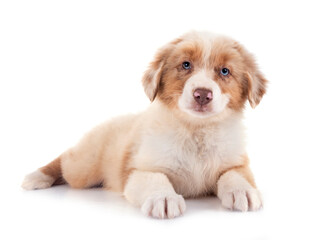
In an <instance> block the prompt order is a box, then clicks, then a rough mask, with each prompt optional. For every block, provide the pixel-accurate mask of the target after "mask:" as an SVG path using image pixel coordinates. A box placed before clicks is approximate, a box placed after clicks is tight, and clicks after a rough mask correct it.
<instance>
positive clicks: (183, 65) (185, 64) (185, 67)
mask: <svg viewBox="0 0 324 240" xmlns="http://www.w3.org/2000/svg"><path fill="white" fill-rule="evenodd" d="M182 67H183V69H185V70H189V69H190V68H191V64H190V62H183V63H182Z"/></svg>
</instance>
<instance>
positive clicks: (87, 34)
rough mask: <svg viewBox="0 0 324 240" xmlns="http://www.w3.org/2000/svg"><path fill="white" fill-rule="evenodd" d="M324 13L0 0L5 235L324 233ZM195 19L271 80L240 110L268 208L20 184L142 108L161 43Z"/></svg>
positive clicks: (260, 4)
mask: <svg viewBox="0 0 324 240" xmlns="http://www.w3.org/2000/svg"><path fill="white" fill-rule="evenodd" d="M323 22H324V15H323V6H322V4H321V1H217V0H215V1H204V0H200V1H140V0H137V1H70V0H64V1H63V0H58V1H33V0H32V1H15V0H13V1H0V114H1V117H0V161H1V174H0V178H1V179H0V184H1V185H0V187H1V188H0V189H1V192H2V193H1V197H0V201H1V202H0V203H1V204H0V219H1V225H0V226H1V227H0V228H1V231H0V238H1V239H126V238H127V239H131V238H141V239H180V238H181V239H186V238H192V239H197V238H199V239H203V238H209V239H240V240H244V239H296V238H300V239H323V238H324V234H323V232H322V219H321V217H322V216H323V213H324V207H323V205H324V204H323V202H324V194H323V182H324V181H323V180H324V176H323V165H324V164H323V161H324V157H323V136H324V129H323V122H324V117H323V103H324V96H323V89H324V77H323V55H324V47H323V42H324V34H323ZM193 29H195V30H207V31H212V32H216V33H220V34H225V35H228V36H230V37H233V38H234V39H237V40H238V41H240V42H241V43H242V44H243V45H245V46H246V48H247V49H248V50H249V51H251V52H252V53H254V54H255V56H256V59H257V62H258V64H259V66H260V68H261V71H262V72H263V73H264V74H265V76H266V78H267V79H268V80H269V82H270V83H269V87H268V92H267V94H266V96H265V97H264V98H263V100H262V101H261V104H260V105H259V106H258V107H257V108H256V109H254V110H252V109H251V108H250V107H249V106H248V105H247V107H246V119H245V124H246V127H247V146H248V147H247V148H248V153H249V156H250V159H251V168H252V171H253V172H254V175H255V178H256V182H257V185H258V187H259V189H260V191H261V192H262V194H263V198H264V209H263V210H261V211H258V212H247V213H239V212H230V211H227V210H225V209H223V208H222V207H221V206H220V202H219V200H218V199H216V198H212V197H209V198H201V199H190V200H188V201H187V211H186V213H185V214H184V216H183V217H180V218H177V219H174V220H162V221H159V220H154V219H150V218H146V217H145V216H142V214H141V213H140V210H139V209H137V208H134V207H132V206H130V205H129V204H128V203H127V202H126V200H124V199H123V198H122V197H121V196H120V195H119V194H116V193H111V192H107V191H103V190H100V189H90V190H74V189H70V188H68V187H66V186H60V187H55V188H51V189H47V190H41V191H31V192H27V191H23V190H22V189H21V188H20V184H21V182H22V180H23V177H24V175H25V174H27V173H29V172H31V171H34V170H35V169H36V168H38V167H41V166H43V165H45V164H47V163H48V162H49V161H51V160H53V159H54V158H55V157H57V156H58V155H59V154H60V153H62V152H63V151H65V150H66V149H67V148H69V147H71V146H73V145H74V144H75V143H76V142H77V141H78V140H79V139H80V137H81V136H82V135H83V134H84V133H85V132H86V131H88V130H90V129H91V128H92V127H94V126H95V125H97V124H99V123H101V122H103V121H105V120H106V119H109V118H111V117H113V116H116V115H120V114H126V113H136V112H139V111H143V110H145V108H146V107H147V106H148V105H149V104H150V102H149V100H148V99H147V97H146V95H145V94H144V91H143V89H142V85H141V77H142V74H143V72H144V71H145V70H146V68H147V66H148V63H149V62H150V61H151V60H152V58H153V55H154V53H155V51H156V50H157V49H158V48H159V47H161V46H162V45H163V44H165V43H167V42H169V41H170V40H172V39H174V38H176V37H178V36H180V35H181V34H183V33H185V32H186V31H189V30H193Z"/></svg>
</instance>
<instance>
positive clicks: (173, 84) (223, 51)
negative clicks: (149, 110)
mask: <svg viewBox="0 0 324 240" xmlns="http://www.w3.org/2000/svg"><path fill="white" fill-rule="evenodd" d="M184 61H189V62H190V63H191V64H192V68H191V69H190V70H189V71H184V70H183V68H182V63H183V62H184ZM204 65H206V66H207V68H208V69H209V72H210V73H211V75H212V76H213V79H214V80H215V81H216V82H217V83H218V84H219V86H220V88H221V90H222V92H223V93H227V94H229V95H230V96H231V97H230V102H229V104H228V107H229V108H232V109H234V110H237V111H239V110H241V109H242V108H244V104H245V102H246V100H247V99H249V101H250V103H251V105H252V106H254V105H257V104H258V103H259V102H260V100H261V98H262V96H263V94H264V93H265V87H266V83H267V80H266V79H265V78H264V77H263V76H262V74H261V73H259V72H258V70H257V68H256V64H255V62H254V58H253V56H252V55H251V54H250V53H248V52H247V51H246V50H245V49H244V48H243V47H242V46H241V45H240V44H239V43H237V42H234V41H232V40H228V39H223V40H222V42H217V44H214V45H213V48H212V49H211V53H210V58H209V60H208V61H207V63H205V62H204V61H203V49H202V45H201V43H200V42H186V43H183V42H181V39H177V41H174V42H172V43H171V44H169V45H167V47H165V48H162V49H161V50H160V51H159V52H158V54H157V55H156V58H155V60H154V61H153V62H152V63H151V67H150V70H148V71H147V72H146V74H145V75H144V78H143V84H144V86H145V85H147V83H148V82H150V81H152V77H153V75H154V71H159V72H158V75H157V77H158V80H157V81H158V85H157V86H158V87H157V89H156V90H155V94H154V97H155V96H156V95H157V96H158V97H159V99H161V100H162V101H163V102H164V103H165V104H166V105H167V106H169V107H172V108H177V101H178V99H179V97H180V95H181V94H182V90H183V86H184V84H185V82H186V80H187V79H188V78H189V77H190V76H192V74H193V73H195V72H196V71H198V70H199V69H201V68H202V67H204ZM224 67H226V68H228V69H229V70H230V74H229V75H228V76H223V75H221V74H220V71H221V69H222V68H224ZM159 68H161V69H160V70H159ZM252 78H253V79H252ZM254 85H256V86H254ZM253 87H257V88H258V89H257V90H256V93H257V94H256V95H255V94H253V93H252V88H253ZM153 99H154V98H153ZM153 99H151V100H153ZM254 103H255V104H254Z"/></svg>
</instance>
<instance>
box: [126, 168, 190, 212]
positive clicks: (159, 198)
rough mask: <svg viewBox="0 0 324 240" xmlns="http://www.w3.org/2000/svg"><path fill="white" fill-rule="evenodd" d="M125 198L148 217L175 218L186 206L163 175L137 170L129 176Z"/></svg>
mask: <svg viewBox="0 0 324 240" xmlns="http://www.w3.org/2000/svg"><path fill="white" fill-rule="evenodd" d="M124 196H125V197H126V199H127V200H128V201H129V202H130V203H132V204H133V205H135V206H138V207H141V210H142V212H143V213H144V214H145V215H147V216H152V217H155V218H174V217H177V216H179V215H182V214H183V212H184V211H185V209H186V204H185V201H184V199H183V197H182V196H181V195H178V194H177V193H176V192H175V191H174V188H173V186H172V184H171V183H170V181H169V179H168V178H167V176H166V175H164V174H163V173H157V172H145V171H138V170H135V171H133V172H132V173H131V175H130V176H129V178H128V180H127V183H126V186H125V189H124Z"/></svg>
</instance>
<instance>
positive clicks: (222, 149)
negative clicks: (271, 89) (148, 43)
mask: <svg viewBox="0 0 324 240" xmlns="http://www.w3.org/2000/svg"><path fill="white" fill-rule="evenodd" d="M266 83H267V81H266V79H265V78H264V77H263V75H262V74H261V73H260V71H259V70H258V68H257V66H256V64H255V61H254V58H253V56H252V55H251V54H250V53H249V52H247V50H246V49H245V48H244V47H243V46H242V45H240V44H239V43H238V42H236V41H234V40H232V39H230V38H227V37H223V36H218V35H214V34H211V33H207V32H190V33H187V34H185V35H183V36H181V37H179V38H177V39H176V40H174V41H172V42H170V43H168V44H167V45H165V46H164V47H162V48H161V49H159V51H158V52H157V54H156V56H155V58H154V60H153V62H152V63H151V64H150V66H149V68H148V70H147V71H146V72H145V74H144V77H143V85H144V89H145V93H146V94H147V96H148V97H149V98H150V100H151V101H152V103H151V104H150V106H149V107H148V109H147V110H146V111H145V112H142V113H140V114H136V115H127V116H121V117H117V118H114V119H112V120H110V121H107V122H105V123H103V124H101V125H99V126H97V127H96V128H94V129H93V130H92V131H90V132H89V133H87V134H86V135H85V136H84V137H83V139H82V140H81V141H80V142H79V143H78V144H77V145H76V146H74V147H72V148H71V149H69V150H67V151H66V152H64V153H63V154H62V155H60V156H59V157H58V158H56V159H55V160H54V161H52V162H51V163H49V164H48V165H46V166H44V167H42V168H40V169H38V170H37V171H35V172H33V173H31V174H29V175H27V176H26V177H25V180H24V182H23V184H22V187H23V188H25V189H27V190H31V189H42V188H48V187H51V186H52V185H53V184H54V183H57V182H58V181H61V182H62V181H63V182H66V183H68V184H69V185H70V186H72V187H74V188H89V187H92V186H95V185H98V184H103V186H104V187H105V188H107V189H110V190H113V191H118V192H123V194H124V196H125V198H126V199H127V200H128V201H129V202H130V203H132V204H134V205H136V206H139V207H141V210H142V212H143V213H144V214H146V215H149V216H152V217H156V218H173V217H177V216H179V215H181V214H182V213H183V212H184V211H185V208H186V206H185V201H184V197H185V198H188V197H196V196H200V195H206V194H215V195H217V196H218V197H219V198H220V200H221V202H222V205H223V206H224V207H226V208H229V209H234V210H240V211H247V210H257V209H259V208H260V207H261V206H262V200H261V196H260V193H259V191H258V190H257V188H256V185H255V182H254V179H253V175H252V173H251V171H250V169H249V160H248V156H247V154H246V151H245V146H244V127H243V125H242V118H243V110H244V105H245V102H246V101H247V100H248V101H249V102H250V104H251V106H252V107H255V106H256V105H257V104H258V103H259V102H260V100H261V98H262V96H263V94H264V93H265V88H266Z"/></svg>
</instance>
